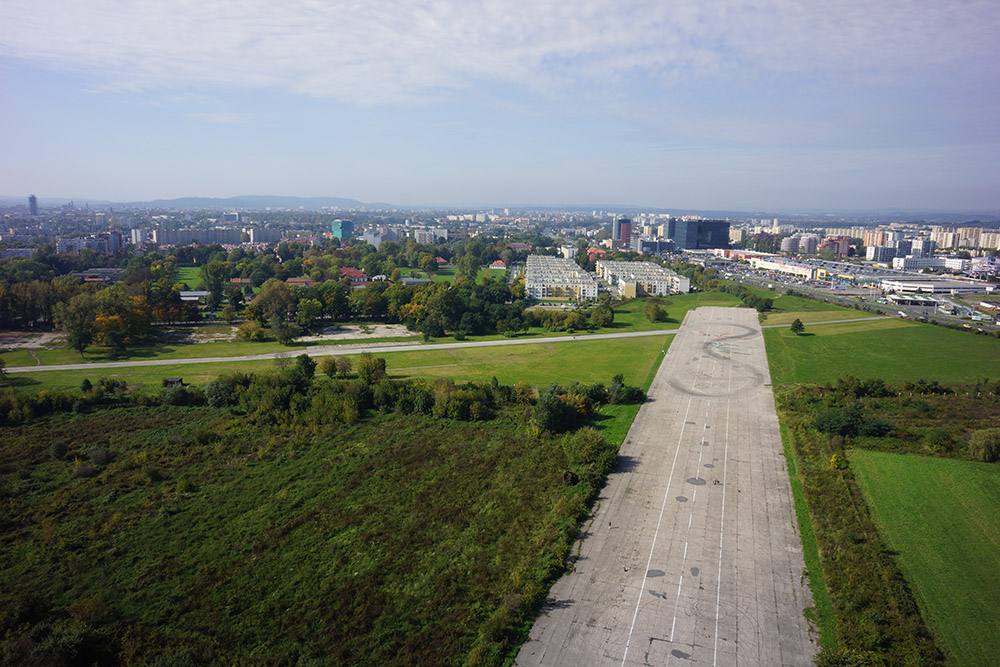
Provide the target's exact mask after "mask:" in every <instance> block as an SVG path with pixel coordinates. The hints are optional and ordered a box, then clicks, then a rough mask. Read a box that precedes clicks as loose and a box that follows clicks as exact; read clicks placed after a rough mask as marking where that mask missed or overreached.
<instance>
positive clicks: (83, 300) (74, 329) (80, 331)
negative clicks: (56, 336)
mask: <svg viewBox="0 0 1000 667" xmlns="http://www.w3.org/2000/svg"><path fill="white" fill-rule="evenodd" d="M54 317H55V321H56V326H57V327H59V329H61V330H62V331H63V332H65V333H66V344H67V345H68V346H69V347H71V348H73V349H74V350H76V351H77V352H79V353H80V356H81V357H82V356H83V351H84V350H86V349H87V346H88V345H90V343H91V342H92V341H93V340H94V320H95V318H96V317H97V302H96V300H95V299H94V295H93V294H90V293H88V292H83V293H80V294H77V295H76V296H74V297H73V298H72V299H70V300H69V301H67V302H66V303H61V304H57V305H56V308H55V313H54Z"/></svg>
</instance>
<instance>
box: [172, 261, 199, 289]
mask: <svg viewBox="0 0 1000 667" xmlns="http://www.w3.org/2000/svg"><path fill="white" fill-rule="evenodd" d="M173 279H174V282H175V283H186V284H187V286H188V287H190V288H191V289H193V290H195V289H199V288H200V287H201V267H199V266H178V267H177V270H176V271H175V272H174V278H173Z"/></svg>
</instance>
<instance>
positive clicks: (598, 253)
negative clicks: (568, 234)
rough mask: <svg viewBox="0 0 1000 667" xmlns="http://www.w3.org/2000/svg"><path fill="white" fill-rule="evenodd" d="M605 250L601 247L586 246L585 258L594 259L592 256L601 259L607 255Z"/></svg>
mask: <svg viewBox="0 0 1000 667" xmlns="http://www.w3.org/2000/svg"><path fill="white" fill-rule="evenodd" d="M607 254H608V253H607V251H605V250H602V249H601V248H587V259H588V260H590V261H594V258H595V257H596V258H598V259H603V258H604V257H605V256H606V255H607Z"/></svg>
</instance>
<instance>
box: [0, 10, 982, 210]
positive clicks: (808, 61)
mask: <svg viewBox="0 0 1000 667" xmlns="http://www.w3.org/2000/svg"><path fill="white" fill-rule="evenodd" d="M0 91H2V99H3V102H2V104H0V194H3V195H7V196H19V195H23V196H25V197H26V196H27V195H28V194H31V193H34V194H36V195H38V196H40V197H42V198H43V199H44V198H45V197H77V198H84V197H86V198H93V199H108V200H113V201H137V200H145V199H155V198H173V197H181V196H208V197H228V196H236V195H244V194H272V195H290V196H337V197H349V198H354V199H359V200H362V201H366V202H387V203H391V204H396V205H401V206H426V205H441V206H456V207H460V206H470V207H475V206H525V205H550V206H558V205H635V206H647V207H651V208H652V207H656V208H672V207H674V208H678V209H716V210H719V209H726V210H748V211H750V210H795V209H829V210H848V209H850V210H858V209H878V208H893V207H901V208H933V209H952V210H987V211H997V210H1000V2H997V0H969V1H961V0H949V1H948V2H941V1H940V0H881V1H880V2H878V3H862V2H850V1H848V0H839V1H837V0H796V1H793V0H758V1H756V2H721V1H712V0H671V1H670V2H665V1H663V0H652V1H650V2H631V1H628V0H558V1H550V0H531V1H530V2H528V1H523V2H511V1H509V0H508V1H507V2H494V1H491V0H478V1H477V0H460V1H452V0H436V1H431V2H427V1H420V2H418V1H415V0H351V1H341V0H282V1H281V2H275V1H274V0H4V1H3V2H2V3H0Z"/></svg>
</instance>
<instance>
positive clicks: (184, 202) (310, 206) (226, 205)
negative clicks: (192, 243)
mask: <svg viewBox="0 0 1000 667" xmlns="http://www.w3.org/2000/svg"><path fill="white" fill-rule="evenodd" d="M125 205H126V206H130V207H148V208H174V209H206V208H207V209H262V208H291V209H297V208H300V207H301V208H304V209H307V210H310V211H314V210H318V209H321V208H323V207H324V206H325V207H331V206H336V207H339V208H359V207H362V206H369V204H365V203H364V202H363V201H358V200H357V199H345V198H343V197H280V196H272V195H241V196H239V197H225V198H222V197H179V198H177V199H154V200H152V201H140V202H128V203H127V204H125ZM379 206H387V205H379Z"/></svg>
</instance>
